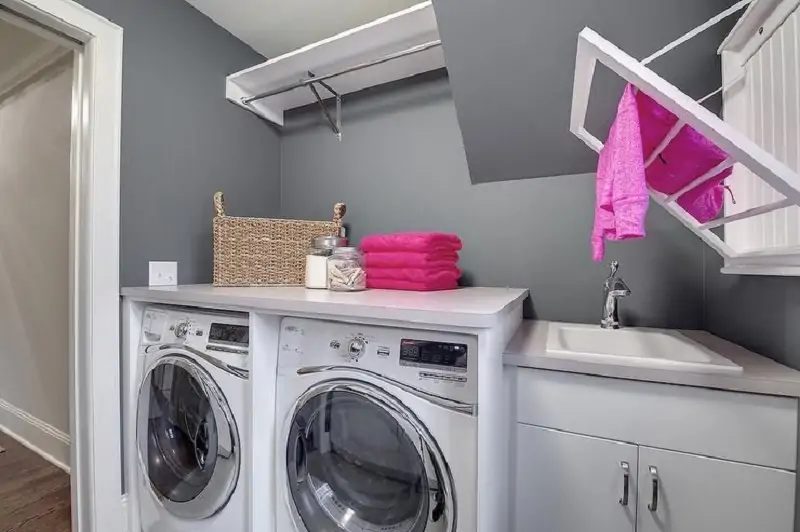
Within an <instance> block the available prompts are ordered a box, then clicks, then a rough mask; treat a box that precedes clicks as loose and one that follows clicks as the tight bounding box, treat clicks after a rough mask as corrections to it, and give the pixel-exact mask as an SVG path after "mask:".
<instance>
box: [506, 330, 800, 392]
mask: <svg viewBox="0 0 800 532" xmlns="http://www.w3.org/2000/svg"><path fill="white" fill-rule="evenodd" d="M549 326H550V322H547V321H533V320H524V321H523V322H522V325H521V326H520V328H519V329H518V330H517V333H516V334H515V335H514V337H513V338H512V340H511V342H509V344H508V346H507V347H506V350H505V354H504V355H503V360H504V362H505V363H506V364H508V365H513V366H520V367H526V368H535V369H546V370H554V371H565V372H569V373H583V374H587V375H597V376H601V377H611V378H619V379H628V380H637V381H647V382H660V383H666V384H679V385H684V386H698V387H703V388H715V389H720V390H729V391H737V392H749V393H758V394H767V395H781V396H788V397H800V372H798V371H795V370H793V369H791V368H788V367H786V366H783V365H781V364H778V363H777V362H775V361H773V360H770V359H768V358H766V357H763V356H761V355H757V354H755V353H753V352H752V351H748V350H747V349H745V348H743V347H741V346H738V345H736V344H733V343H731V342H728V341H727V340H723V339H722V338H719V337H717V336H714V335H713V334H710V333H707V332H705V331H680V332H681V333H682V334H684V335H686V336H687V337H689V338H691V339H692V340H694V341H696V342H698V343H700V344H702V345H704V346H705V347H707V348H709V349H711V350H712V351H715V352H717V353H719V354H720V355H722V356H724V357H725V358H727V359H728V360H731V361H733V362H734V363H736V364H738V365H740V366H741V367H742V370H743V371H742V373H741V374H737V375H721V374H709V373H690V372H686V371H674V370H666V369H654V368H637V367H631V366H618V365H613V364H606V363H597V362H585V361H577V360H565V359H562V358H556V357H553V356H549V355H548V354H547V351H546V348H545V346H546V344H547V333H548V329H549Z"/></svg>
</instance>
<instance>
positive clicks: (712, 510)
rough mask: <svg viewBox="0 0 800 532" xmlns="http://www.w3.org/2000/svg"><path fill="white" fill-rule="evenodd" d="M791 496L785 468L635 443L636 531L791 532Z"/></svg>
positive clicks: (790, 481)
mask: <svg viewBox="0 0 800 532" xmlns="http://www.w3.org/2000/svg"><path fill="white" fill-rule="evenodd" d="M651 469H652V473H651ZM794 494H795V474H794V473H791V472H788V471H782V470H780V469H771V468H768V467H761V466H754V465H748V464H739V463H735V462H727V461H725V460H716V459H714V458H707V457H705V456H694V455H690V454H684V453H676V452H672V451H664V450H661V449H651V448H649V447H640V448H639V509H638V519H637V527H636V530H637V532H689V531H698V532H699V531H703V530H707V531H713V530H720V531H724V532H755V531H758V532H790V531H791V530H794V505H795V501H794ZM654 501H655V502H656V504H655V505H654V504H653V502H654Z"/></svg>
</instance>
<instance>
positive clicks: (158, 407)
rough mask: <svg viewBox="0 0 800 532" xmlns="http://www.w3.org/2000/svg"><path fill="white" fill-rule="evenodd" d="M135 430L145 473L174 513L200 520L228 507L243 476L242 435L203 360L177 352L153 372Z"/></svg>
mask: <svg viewBox="0 0 800 532" xmlns="http://www.w3.org/2000/svg"><path fill="white" fill-rule="evenodd" d="M136 433H137V434H136V439H137V444H138V450H139V461H140V466H141V468H142V471H143V472H144V474H145V475H146V478H147V480H148V481H149V484H150V488H151V490H152V492H153V495H154V496H155V497H156V498H157V499H158V500H159V501H160V502H161V504H162V506H164V508H166V509H167V510H168V511H169V512H170V513H172V514H173V515H176V516H178V517H183V518H186V519H198V520H199V519H205V518H208V517H211V516H212V515H214V514H216V513H217V512H219V511H220V510H221V509H222V508H224V507H225V505H226V504H227V502H228V500H229V499H230V497H231V495H232V494H233V491H234V489H235V488H236V482H237V480H238V477H239V462H240V456H239V433H238V430H237V427H236V423H235V420H234V419H233V416H232V414H231V411H230V408H229V406H228V404H227V401H226V400H225V396H224V395H223V393H222V391H221V390H220V388H219V386H217V384H216V383H215V382H214V380H213V379H212V377H211V375H210V374H209V373H208V372H207V371H206V370H205V369H203V368H202V367H201V366H200V365H199V364H197V363H196V362H195V361H194V360H192V359H191V358H189V357H188V356H183V355H180V354H173V355H167V356H164V357H163V358H160V359H159V361H158V362H157V363H156V364H155V365H154V366H153V367H152V368H151V369H150V370H149V371H148V373H147V375H146V377H145V378H144V381H143V382H142V386H141V388H140V392H139V405H138V414H137V427H136Z"/></svg>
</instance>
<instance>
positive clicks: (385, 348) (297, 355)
mask: <svg viewBox="0 0 800 532" xmlns="http://www.w3.org/2000/svg"><path fill="white" fill-rule="evenodd" d="M477 351H478V346H477V338H476V337H475V336H470V335H464V334H455V333H447V332H438V331H426V330H413V329H397V328H392V327H374V326H367V325H356V324H346V323H338V322H330V321H321V320H312V319H305V318H284V319H283V321H282V322H281V334H280V343H279V352H278V371H279V373H280V374H282V375H296V374H297V370H298V369H300V368H308V367H314V366H335V367H336V368H337V371H343V372H346V371H347V368H350V367H352V368H354V372H353V375H348V376H347V377H348V378H359V375H360V373H359V372H358V370H359V369H360V370H365V372H364V374H367V373H366V372H370V373H372V374H378V375H381V376H382V377H386V378H388V379H393V380H398V381H401V382H403V383H405V384H410V385H413V386H415V387H417V388H422V389H424V390H426V391H430V392H432V393H436V394H438V395H443V396H447V397H452V398H453V399H457V400H461V401H464V402H469V403H472V402H473V400H477V382H478V379H477V371H478V367H477V366H478V365H477V364H476V363H475V362H474V361H475V358H474V357H475V356H476V355H477Z"/></svg>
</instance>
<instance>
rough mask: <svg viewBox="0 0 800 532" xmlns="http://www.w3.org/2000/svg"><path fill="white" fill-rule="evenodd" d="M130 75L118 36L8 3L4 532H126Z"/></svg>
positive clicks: (75, 8) (2, 308)
mask: <svg viewBox="0 0 800 532" xmlns="http://www.w3.org/2000/svg"><path fill="white" fill-rule="evenodd" d="M121 71H122V30H121V28H119V27H118V26H116V25H114V24H113V23H111V22H109V21H107V20H105V19H103V18H102V17H99V16H98V15H96V14H94V13H92V12H91V11H89V10H87V9H85V8H84V7H82V6H80V5H79V4H77V3H75V2H73V1H71V0H0V332H1V333H2V335H3V338H4V341H3V346H2V348H0V446H1V447H4V448H5V450H4V452H0V467H2V469H3V470H4V471H9V472H10V473H11V474H9V475H5V476H7V477H13V479H14V480H15V481H17V482H18V484H15V485H12V486H3V485H0V489H3V493H8V494H13V496H11V497H8V498H7V502H8V501H11V502H13V503H14V504H5V505H3V508H0V529H3V530H7V529H11V530H19V531H20V532H23V531H26V530H53V531H56V532H61V531H68V530H74V531H80V532H84V531H86V532H95V531H97V532H99V531H104V530H125V528H126V524H127V519H126V517H125V512H124V511H123V497H122V482H121V471H122V467H121V452H120V441H121V423H120V401H119V398H120V387H119V381H120V378H119V296H118V294H119V151H120V147H119V144H120V118H121V117H120V114H121V113H120V107H121V105H120V104H121V90H122V89H121V83H122V76H121ZM109 427H114V428H115V429H114V430H109ZM15 468H16V469H17V470H19V474H14V473H13V472H14V471H15ZM20 468H21V469H20ZM0 484H2V480H0ZM37 503H39V504H40V505H42V507H41V508H39V507H37V506H36V504H37ZM45 506H46V508H45Z"/></svg>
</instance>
